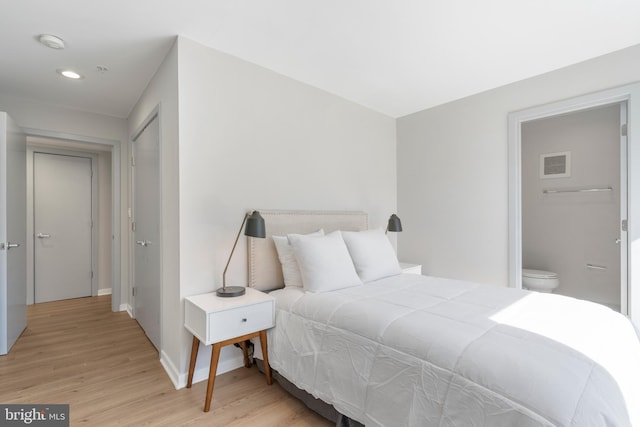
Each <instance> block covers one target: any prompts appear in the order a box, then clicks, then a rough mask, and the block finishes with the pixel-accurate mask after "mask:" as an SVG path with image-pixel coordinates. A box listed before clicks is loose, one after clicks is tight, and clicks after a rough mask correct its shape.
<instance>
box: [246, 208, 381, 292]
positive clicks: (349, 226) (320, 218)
mask: <svg viewBox="0 0 640 427" xmlns="http://www.w3.org/2000/svg"><path fill="white" fill-rule="evenodd" d="M259 212H260V215H262V217H263V218H264V222H265V227H266V238H265V239H249V243H248V245H247V248H248V254H247V256H248V260H249V287H252V288H256V289H259V290H261V291H270V290H273V289H278V288H282V287H283V286H284V279H283V277H282V268H281V266H280V261H279V260H278V253H277V252H276V247H275V244H274V243H273V239H272V238H271V236H286V235H287V234H289V233H301V234H306V233H311V232H313V231H316V230H319V229H320V228H322V229H324V231H325V233H329V232H331V231H335V230H345V231H361V230H366V229H367V228H368V217H367V214H366V213H364V212H335V211H280V210H260V211H259Z"/></svg>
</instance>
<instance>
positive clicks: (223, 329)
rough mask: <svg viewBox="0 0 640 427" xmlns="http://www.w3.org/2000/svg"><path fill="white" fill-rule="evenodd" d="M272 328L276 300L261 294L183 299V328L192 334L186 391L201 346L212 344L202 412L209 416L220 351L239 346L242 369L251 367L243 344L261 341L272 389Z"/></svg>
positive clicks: (247, 292)
mask: <svg viewBox="0 0 640 427" xmlns="http://www.w3.org/2000/svg"><path fill="white" fill-rule="evenodd" d="M274 324H275V299H274V298H273V297H271V296H269V295H267V294H265V293H263V292H260V291H257V290H255V289H251V288H247V290H246V293H245V294H244V295H242V296H239V297H230V298H221V297H219V296H216V293H215V292H211V293H206V294H201V295H194V296H190V297H186V298H185V302H184V327H185V328H187V329H188V330H189V332H191V333H192V334H193V343H192V345H191V361H190V363H189V377H188V380H187V388H191V385H192V381H193V372H194V370H195V367H196V359H197V357H198V348H199V347H200V343H203V344H205V345H209V344H211V345H212V347H211V366H210V367H209V381H208V383H207V395H206V397H205V401H204V411H205V412H209V409H210V408H211V398H212V397H213V386H214V383H215V380H216V370H217V368H218V358H219V357H220V349H221V348H222V347H224V346H226V345H230V344H236V343H238V344H240V346H241V347H242V350H243V352H244V357H245V366H250V364H249V362H248V356H247V347H246V341H247V340H249V339H251V338H255V337H260V346H261V347H262V355H263V357H264V366H265V374H266V377H267V384H269V385H271V383H272V381H271V369H270V368H269V357H268V351H267V329H269V328H272V327H273V326H274Z"/></svg>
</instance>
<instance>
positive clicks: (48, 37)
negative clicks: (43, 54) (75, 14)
mask: <svg viewBox="0 0 640 427" xmlns="http://www.w3.org/2000/svg"><path fill="white" fill-rule="evenodd" d="M38 41H39V42H40V43H42V44H43V45H45V46H47V47H50V48H51V49H64V40H62V39H61V38H60V37H58V36H54V35H53V34H41V35H40V36H39V37H38Z"/></svg>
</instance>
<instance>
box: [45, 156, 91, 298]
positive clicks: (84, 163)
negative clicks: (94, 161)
mask: <svg viewBox="0 0 640 427" xmlns="http://www.w3.org/2000/svg"><path fill="white" fill-rule="evenodd" d="M91 174H92V172H91V158H88V157H77V156H65V155H58V154H47V153H34V156H33V211H34V217H33V221H34V227H33V230H34V234H35V236H34V270H35V271H34V297H35V302H36V303H40V302H46V301H57V300H63V299H70V298H79V297H87V296H91V282H92V268H91V260H92V256H91V247H92V242H91V229H92V212H91V197H92V195H91Z"/></svg>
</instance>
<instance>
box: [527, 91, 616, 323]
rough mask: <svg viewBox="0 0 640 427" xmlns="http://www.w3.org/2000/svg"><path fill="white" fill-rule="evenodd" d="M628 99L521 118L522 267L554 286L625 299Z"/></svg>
mask: <svg viewBox="0 0 640 427" xmlns="http://www.w3.org/2000/svg"><path fill="white" fill-rule="evenodd" d="M626 114H627V113H626V101H623V102H616V103H611V104H607V105H599V106H595V107H591V108H586V109H581V110H578V111H571V112H567V113H562V114H556V115H552V116H547V117H542V118H538V119H534V120H530V121H526V122H523V123H522V124H521V208H522V210H521V212H522V267H523V268H527V269H536V270H545V271H549V272H553V273H556V274H557V275H558V276H559V278H560V280H559V286H558V288H557V289H555V290H554V292H555V293H558V294H562V295H567V296H572V297H576V298H581V299H585V300H590V301H594V302H597V303H601V304H604V305H606V306H608V307H610V308H612V309H614V310H616V311H622V305H623V304H624V301H626V295H624V294H623V290H624V291H626V286H627V277H626V276H627V268H626V264H627V263H626V252H627V251H626V237H625V235H626V232H625V231H626V230H625V224H624V223H623V221H624V220H625V219H626V208H627V203H626V202H627V188H626V176H627V171H626V135H624V130H625V125H626Z"/></svg>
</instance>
